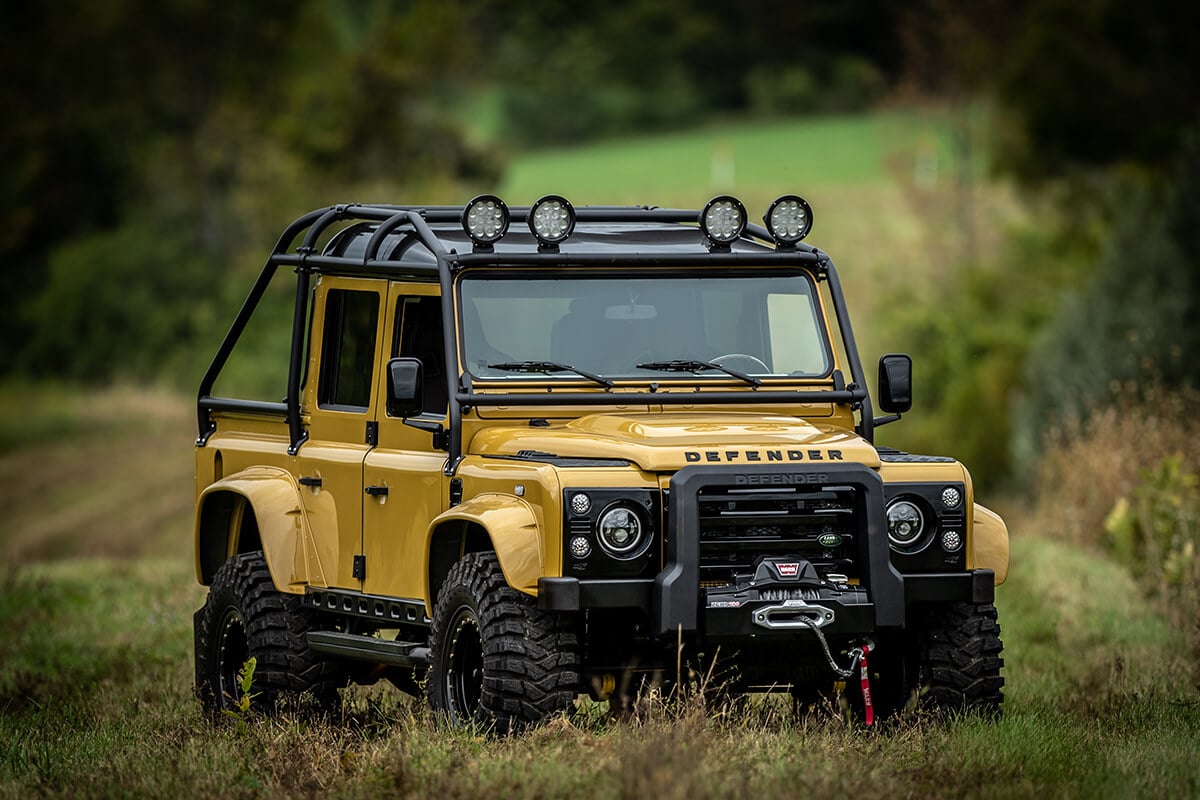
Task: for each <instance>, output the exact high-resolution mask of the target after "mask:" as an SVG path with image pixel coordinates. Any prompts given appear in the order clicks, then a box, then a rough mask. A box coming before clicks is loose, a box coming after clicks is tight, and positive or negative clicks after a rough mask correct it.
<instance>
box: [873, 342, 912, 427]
mask: <svg viewBox="0 0 1200 800" xmlns="http://www.w3.org/2000/svg"><path fill="white" fill-rule="evenodd" d="M879 408H880V409H881V410H883V411H886V412H888V413H889V414H903V413H905V412H906V411H908V410H909V409H910V408H912V359H911V358H909V357H908V356H907V355H905V354H904V353H889V354H888V355H886V356H880V358H879Z"/></svg>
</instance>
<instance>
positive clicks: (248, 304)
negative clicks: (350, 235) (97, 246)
mask: <svg viewBox="0 0 1200 800" xmlns="http://www.w3.org/2000/svg"><path fill="white" fill-rule="evenodd" d="M462 213H463V207H462V206H425V207H417V206H391V205H359V204H352V205H335V206H329V207H327V208H320V209H317V210H315V211H311V212H309V213H307V214H305V215H304V216H302V217H300V218H299V219H297V220H296V221H294V222H293V223H292V224H291V225H289V226H288V227H287V228H286V229H285V230H284V231H283V234H282V235H281V236H280V237H279V241H278V242H277V243H276V245H275V249H274V250H272V252H271V256H270V257H269V258H268V259H267V263H266V264H265V265H264V267H263V269H262V272H260V273H259V276H258V279H257V280H256V281H255V282H254V285H253V286H252V287H251V289H250V292H249V294H248V295H247V296H246V300H245V301H244V302H243V303H242V307H241V309H240V310H239V311H238V314H237V316H236V317H235V318H234V320H233V324H232V325H230V328H229V331H228V333H226V334H225V338H224V339H223V340H222V341H221V346H220V347H219V348H218V349H217V352H216V354H215V355H214V356H213V360H212V362H211V363H210V364H209V367H208V370H207V371H206V372H205V373H204V377H203V378H202V379H201V381H200V388H199V391H198V393H197V422H198V426H199V436H198V438H197V439H196V445H197V446H198V447H203V446H204V445H205V444H206V443H207V441H208V438H209V437H210V436H211V435H212V433H213V431H214V430H215V429H216V423H215V422H214V421H213V419H212V412H213V411H238V412H243V413H251V414H269V415H272V416H284V417H285V418H286V419H287V423H288V433H289V440H290V446H289V447H288V453H289V454H291V455H295V454H296V453H297V452H298V451H299V449H300V447H301V445H303V444H304V442H305V441H306V440H307V438H308V432H307V431H306V430H305V429H304V425H303V422H302V420H301V416H300V384H301V381H302V379H303V370H304V363H303V361H304V352H305V347H304V345H305V337H306V336H307V333H308V326H307V319H308V303H309V287H310V283H311V278H312V275H313V274H314V273H335V274H343V275H347V274H348V275H366V276H379V277H385V278H393V279H396V278H400V279H403V278H425V279H429V280H437V281H438V283H439V284H440V287H441V302H442V318H443V325H446V326H449V327H450V328H453V326H454V320H455V319H456V317H455V314H454V308H453V305H454V298H453V280H454V276H455V274H456V273H458V272H459V271H461V270H463V269H466V268H468V267H500V268H511V267H547V268H550V269H554V268H562V267H575V266H593V267H603V266H612V265H613V264H614V263H620V265H621V266H622V267H671V266H695V265H696V264H697V263H698V262H700V263H704V264H706V265H709V266H713V267H787V266H793V267H794V266H805V267H808V268H810V269H812V270H813V271H814V272H815V273H816V275H817V277H818V279H820V278H822V277H823V278H824V279H825V280H827V281H828V282H829V291H830V295H831V297H832V300H833V308H834V314H835V316H836V318H837V323H838V328H839V330H840V331H841V333H842V345H843V348H844V350H845V352H846V357H847V359H848V360H849V362H850V376H851V382H850V384H849V385H846V384H845V382H844V381H843V380H839V378H840V375H839V374H838V373H836V372H835V373H834V388H833V389H821V390H800V391H773V390H770V389H755V390H751V391H737V392H727V391H705V392H653V391H648V392H631V393H625V392H621V393H617V394H614V393H611V392H609V391H604V392H590V393H577V394H576V393H572V394H570V395H569V396H568V397H569V400H567V401H566V402H568V403H570V404H572V405H611V404H613V403H614V402H620V403H622V404H630V403H638V404H640V403H645V404H653V405H682V404H689V405H694V404H696V403H697V401H699V400H702V401H703V402H705V403H710V402H711V403H743V404H744V403H838V404H842V403H845V404H848V405H849V406H850V409H851V410H852V411H858V412H859V414H860V418H859V424H858V425H857V426H856V430H857V432H858V434H859V435H860V436H862V437H863V438H865V439H866V440H867V441H874V432H875V424H874V416H873V412H872V407H871V399H870V396H869V395H868V393H867V388H866V386H867V383H866V380H865V376H864V373H863V369H862V362H861V361H860V359H859V355H858V345H857V344H856V342H855V339H854V330H853V328H852V327H851V324H850V315H849V313H848V312H847V310H846V301H845V296H844V295H843V293H842V284H841V281H840V280H839V278H838V273H837V269H836V268H835V267H834V265H833V261H832V260H831V259H830V258H829V256H828V255H827V254H825V253H824V252H822V251H821V250H819V249H817V248H814V247H809V246H807V245H803V244H801V245H799V246H796V247H794V248H788V249H785V248H776V249H771V250H741V251H736V252H735V251H725V252H720V251H718V252H709V253H700V252H695V251H688V252H640V251H637V250H623V249H608V250H605V251H601V252H576V253H561V252H538V251H536V250H533V251H531V252H520V253H512V252H480V251H476V252H471V253H461V254H460V253H458V252H457V250H455V249H450V250H447V249H446V245H445V243H444V242H443V241H442V240H441V239H440V238H439V237H438V236H437V234H436V233H435V232H434V231H433V229H432V228H431V227H430V223H434V224H445V223H458V222H459V220H460V219H461V217H462ZM510 213H511V219H512V221H513V222H524V221H525V220H527V218H528V215H529V207H528V206H524V207H513V208H511V209H510ZM576 215H577V219H578V221H579V222H584V223H588V222H593V223H676V224H687V223H691V224H695V223H696V222H697V220H698V219H699V217H700V212H699V211H692V210H684V209H660V208H650V207H645V206H631V207H583V208H580V209H578V210H577V211H576ZM345 221H352V222H354V221H357V222H378V223H379V225H378V227H377V228H376V229H375V231H374V232H373V233H372V235H371V238H370V239H369V240H368V241H367V245H366V249H365V250H364V252H363V255H362V257H361V258H358V257H354V258H350V257H343V256H331V255H321V254H317V252H316V246H317V242H318V240H319V239H320V237H321V235H322V234H323V233H324V232H325V231H326V230H327V229H328V228H329V227H330V226H331V225H333V224H335V223H339V222H345ZM402 229H405V230H407V232H409V233H411V234H414V235H415V236H416V238H417V239H418V240H419V241H420V242H421V244H423V245H424V246H425V248H426V249H428V251H429V252H430V253H431V254H432V255H433V257H434V263H431V264H421V263H412V262H403V261H396V260H381V259H380V258H379V250H380V247H381V246H382V245H383V243H384V241H386V240H387V238H388V236H390V235H392V234H394V233H397V232H399V231H401V230H402ZM302 233H303V234H304V239H303V241H302V242H301V244H300V246H299V247H297V248H296V250H295V252H294V253H289V252H288V248H289V247H290V246H291V244H292V242H294V241H295V240H296V238H297V237H298V236H300V235H301V234H302ZM696 236H697V241H698V242H699V241H700V239H701V233H700V231H699V229H698V228H697V231H696ZM742 240H743V241H746V242H751V243H755V244H759V245H769V246H772V247H774V241H773V239H772V238H771V235H770V233H768V231H767V230H766V229H765V228H764V227H762V226H760V225H747V226H746V231H745V233H744V234H743V235H742ZM281 266H288V267H292V268H293V269H294V271H295V272H296V276H297V279H296V299H295V305H294V311H293V315H292V346H291V358H290V361H289V364H288V382H287V396H286V398H285V400H284V402H282V403H271V402H262V401H254V400H236V399H231V398H224V397H213V396H212V388H213V384H214V383H215V382H216V379H217V376H218V375H220V373H221V370H222V369H223V368H224V366H225V363H226V362H227V361H228V360H229V356H230V355H231V354H232V353H233V348H234V346H235V345H236V344H237V341H238V339H239V338H240V337H241V335H242V333H243V331H244V330H245V328H246V325H247V323H249V321H250V317H251V316H252V315H253V313H254V310H255V309H256V308H257V307H258V304H259V302H260V301H261V300H262V297H263V295H264V294H265V293H266V290H267V287H268V286H269V285H270V283H271V280H272V278H273V277H274V276H275V272H276V270H278V268H279V267H281ZM447 333H448V334H449V333H453V331H452V330H451V331H448V332H447ZM443 338H444V340H445V358H446V365H447V367H448V368H447V369H446V380H447V396H448V397H449V412H448V422H449V430H448V431H447V436H446V442H447V450H448V458H447V461H446V470H445V471H446V474H447V475H452V474H454V472H455V471H456V469H457V467H458V464H459V462H460V461H461V460H462V458H463V453H462V415H463V412H464V410H466V409H469V408H470V407H473V406H499V405H504V406H514V405H522V406H524V405H528V406H540V405H562V404H563V403H564V395H563V394H561V393H551V392H528V393H511V392H509V393H503V394H493V393H477V392H475V391H474V390H473V389H472V388H471V386H470V384H469V382H468V383H466V384H464V383H463V379H462V375H459V374H456V370H454V369H450V368H449V366H450V365H452V364H457V363H458V357H457V356H458V354H457V349H456V347H457V337H455V336H453V335H447V336H445V337H443Z"/></svg>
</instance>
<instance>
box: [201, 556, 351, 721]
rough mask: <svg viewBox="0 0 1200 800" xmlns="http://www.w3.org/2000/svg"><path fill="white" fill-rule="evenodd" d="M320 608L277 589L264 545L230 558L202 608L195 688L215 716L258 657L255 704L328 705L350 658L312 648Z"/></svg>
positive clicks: (234, 696)
mask: <svg viewBox="0 0 1200 800" xmlns="http://www.w3.org/2000/svg"><path fill="white" fill-rule="evenodd" d="M314 622H315V612H313V611H311V610H310V609H307V608H305V607H304V606H302V605H301V601H300V597H298V596H296V595H289V594H283V593H281V592H278V591H276V589H275V584H274V582H272V580H271V574H270V572H268V570H267V564H266V560H265V559H264V558H263V554H262V552H261V551H258V552H253V553H243V554H242V555H238V556H235V557H233V558H231V559H230V560H229V561H226V562H225V564H224V565H222V566H221V568H220V569H218V570H217V573H216V575H214V576H213V581H212V585H211V586H210V587H209V591H208V600H207V601H206V602H205V604H204V606H203V608H201V609H200V610H199V611H198V612H196V618H195V632H196V694H197V695H198V696H199V698H200V702H201V704H202V705H203V706H204V709H205V711H206V712H208V713H209V714H210V715H213V716H216V715H219V714H220V713H221V711H223V710H225V709H232V708H234V707H235V705H236V703H237V701H238V699H239V698H240V696H241V687H240V686H239V685H238V680H237V675H238V671H239V670H241V669H242V665H243V664H244V663H245V662H246V661H247V660H248V659H249V658H251V657H253V658H254V659H256V665H255V669H254V679H253V683H252V684H251V688H250V692H251V695H252V696H253V700H252V704H251V708H252V709H256V710H260V711H268V712H269V711H275V710H280V709H285V708H290V709H295V710H317V711H324V710H329V709H331V708H333V707H335V706H336V705H337V703H338V699H339V698H338V693H337V690H338V689H339V688H341V687H343V686H345V685H346V684H347V683H348V673H347V671H346V667H345V665H344V664H342V663H339V662H338V661H336V660H333V659H330V658H328V657H326V656H323V655H321V654H319V653H315V652H313V651H312V650H310V649H309V648H308V643H307V640H306V638H305V635H306V634H307V633H308V631H309V630H311V629H313V627H314Z"/></svg>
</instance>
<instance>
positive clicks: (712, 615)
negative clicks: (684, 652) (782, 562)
mask: <svg viewBox="0 0 1200 800" xmlns="http://www.w3.org/2000/svg"><path fill="white" fill-rule="evenodd" d="M902 578H903V580H902V587H903V590H902V592H901V596H902V598H903V601H902V602H903V605H902V607H903V608H904V609H905V612H906V613H905V616H907V611H908V609H910V608H912V607H914V606H920V605H925V604H930V603H972V604H975V605H983V604H988V603H992V602H994V601H995V598H996V587H995V574H994V573H993V572H992V570H990V569H977V570H970V571H967V572H950V573H927V574H919V575H904V576H902ZM654 584H655V579H654V578H636V579H628V580H602V579H590V580H589V579H582V580H581V579H579V578H541V579H539V580H538V607H539V608H542V609H544V610H546V611H565V612H569V611H584V610H590V609H641V610H643V611H646V612H650V611H651V610H652V605H653V598H654ZM771 588H774V589H780V588H783V584H781V583H778V582H776V583H774V584H772V585H766V584H763V585H760V586H758V587H756V588H753V589H742V590H741V591H742V592H745V593H746V595H747V596H745V597H737V596H736V594H738V590H737V588H736V587H735V588H734V589H733V590H729V591H725V592H713V593H706V595H705V597H704V598H698V600H697V606H698V609H697V612H698V617H699V620H700V628H701V629H702V631H703V632H704V633H705V634H706V635H708V636H722V637H724V636H746V635H756V636H761V635H768V634H770V633H771V632H773V631H775V632H794V630H795V629H796V628H795V627H794V626H779V627H772V626H767V625H762V624H760V623H758V622H756V621H755V619H754V617H755V614H756V613H758V612H760V611H763V610H766V609H772V608H777V607H780V606H782V605H783V604H784V603H786V602H787V601H786V600H783V601H780V600H779V599H773V598H769V597H767V596H765V595H766V594H767V592H766V591H764V590H768V589H771ZM865 595H866V593H865V592H862V591H853V592H846V591H841V592H830V591H826V592H825V593H824V596H817V597H810V598H809V599H806V600H804V601H803V602H804V603H805V604H806V605H808V606H811V607H816V608H828V609H829V610H831V611H832V612H833V614H834V620H833V622H832V623H830V624H829V625H828V626H821V627H822V630H824V631H826V632H828V633H867V632H870V631H872V630H874V629H875V627H876V626H875V622H874V620H875V604H874V603H873V602H870V600H868V599H866V598H865ZM701 605H702V606H703V607H700V606H701ZM796 607H797V608H799V606H796ZM769 616H770V617H771V618H774V619H776V620H779V619H780V618H781V617H786V615H785V614H784V613H783V612H775V613H773V614H771V615H769ZM784 621H786V619H784ZM801 624H803V623H801ZM806 627H807V626H806ZM660 633H669V631H660Z"/></svg>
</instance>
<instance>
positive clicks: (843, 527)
mask: <svg viewBox="0 0 1200 800" xmlns="http://www.w3.org/2000/svg"><path fill="white" fill-rule="evenodd" d="M856 494H857V491H856V489H855V488H854V487H851V486H824V487H813V486H790V487H771V488H742V487H734V486H721V485H710V486H703V487H701V489H700V491H699V494H698V495H697V498H696V500H697V506H698V507H699V520H698V528H699V531H698V533H699V544H700V547H699V552H700V581H701V582H702V584H706V585H709V586H717V585H721V584H728V583H731V582H733V579H734V575H736V574H747V573H752V572H753V568H754V563H755V562H756V561H757V560H758V559H759V558H760V557H762V556H797V557H799V558H803V559H806V560H808V561H810V562H811V563H812V564H813V565H814V566H815V567H816V568H817V572H818V573H820V574H821V575H826V574H828V573H831V572H836V573H841V574H843V575H846V576H847V577H849V578H857V577H858V567H857V559H856V554H857V552H858V541H857V535H858V523H857V521H856V519H855V508H856V505H857V504H856ZM667 529H668V530H670V528H667ZM828 534H834V535H836V536H839V537H840V541H839V542H837V543H836V544H833V545H831V544H830V543H829V542H828V541H827V542H824V543H823V542H821V541H820V539H821V537H822V536H823V535H828ZM827 538H828V536H827Z"/></svg>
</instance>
